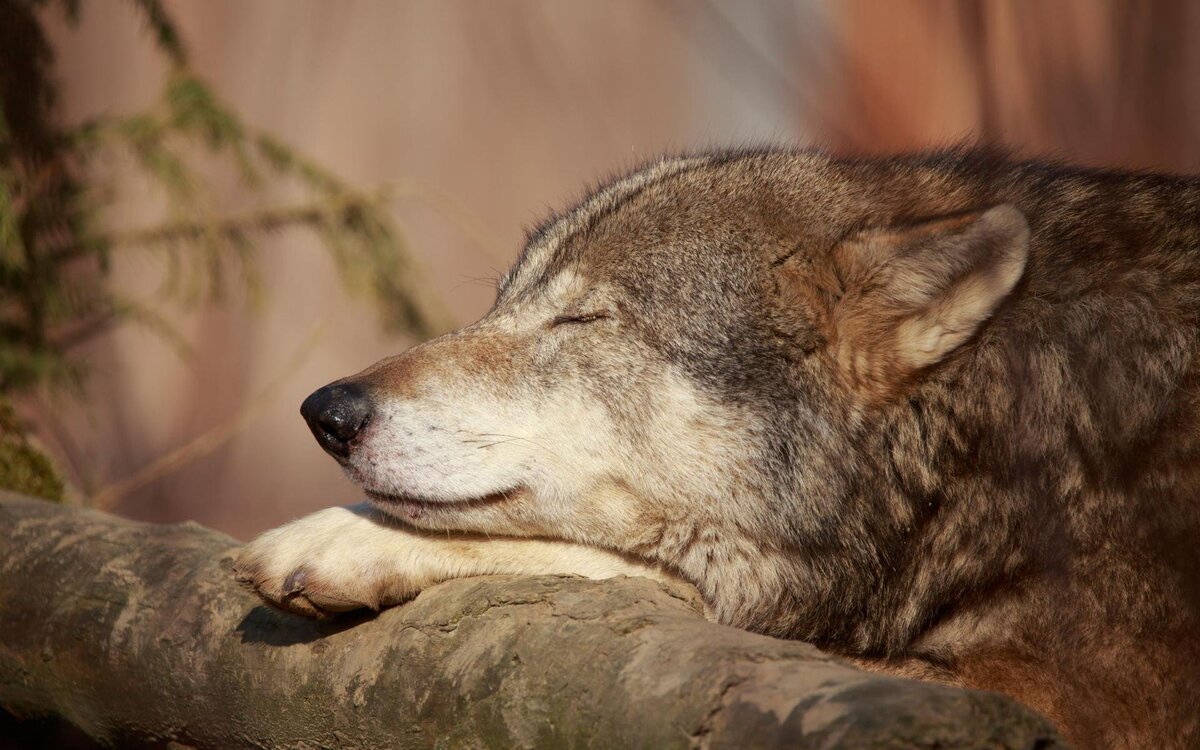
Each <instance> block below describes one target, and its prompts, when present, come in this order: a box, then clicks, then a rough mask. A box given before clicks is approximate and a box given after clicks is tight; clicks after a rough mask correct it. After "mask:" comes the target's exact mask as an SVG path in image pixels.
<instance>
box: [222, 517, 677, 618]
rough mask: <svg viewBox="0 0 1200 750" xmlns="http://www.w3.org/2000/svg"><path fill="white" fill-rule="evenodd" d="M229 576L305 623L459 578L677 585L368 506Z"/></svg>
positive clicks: (271, 548) (600, 554)
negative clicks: (553, 577) (408, 520)
mask: <svg viewBox="0 0 1200 750" xmlns="http://www.w3.org/2000/svg"><path fill="white" fill-rule="evenodd" d="M234 573H235V574H236V576H237V578H238V580H239V581H241V582H242V583H243V584H245V585H246V586H248V587H250V588H251V589H253V590H254V592H255V593H257V594H258V595H259V596H261V597H262V598H263V599H264V600H266V601H267V603H269V604H272V605H274V606H277V607H281V608H283V609H286V610H289V611H291V612H295V613H298V614H302V615H307V616H309V617H327V616H329V615H331V614H333V613H335V612H345V611H348V610H353V609H362V608H370V609H379V608H381V607H386V606H388V605H392V604H399V603H400V602H403V601H406V600H408V599H410V598H412V597H413V596H415V595H416V594H417V593H418V592H420V591H421V590H422V589H424V588H427V587H429V586H432V585H433V584H435V583H439V582H441V581H445V580H448V579H451V578H464V577H467V576H478V575H495V574H516V575H547V574H572V575H579V576H584V577H586V578H612V577H613V576H619V575H630V576H645V577H647V578H653V579H656V580H659V581H663V582H669V583H682V580H681V579H680V578H678V577H677V576H675V575H673V574H671V573H670V572H668V571H665V570H663V569H662V568H659V567H657V566H654V565H651V564H649V563H644V562H641V561H638V560H634V559H631V558H628V557H625V556H622V555H620V554H617V553H614V552H609V551H607V550H602V549H599V548H595V547H587V546H584V545H580V544H573V543H571V542H563V541H552V540H542V539H513V538H501V539H488V538H486V537H481V536H476V535H465V534H454V533H449V534H448V533H438V532H430V531H423V530H419V529H413V528H410V527H406V526H402V525H399V524H397V523H395V522H393V521H390V520H387V519H384V518H381V517H380V516H379V514H378V512H377V511H375V510H373V509H372V508H371V507H370V506H369V505H366V504H363V505H355V506H349V507H343V508H329V509H327V510H323V511H319V512H317V513H313V514H312V515H310V516H305V517H304V518H301V519H299V520H296V521H293V522H291V523H289V524H287V525H285V526H281V527H279V528H277V529H272V530H271V531H268V532H266V533H264V534H263V535H261V536H259V537H258V538H257V539H255V540H254V541H252V542H250V543H249V544H247V545H246V546H245V547H244V548H242V551H241V553H240V554H239V555H238V558H237V560H236V561H235V563H234Z"/></svg>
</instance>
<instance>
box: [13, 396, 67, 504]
mask: <svg viewBox="0 0 1200 750" xmlns="http://www.w3.org/2000/svg"><path fill="white" fill-rule="evenodd" d="M0 489H5V490H12V491H13V492H19V493H21V494H23V495H29V496H31V497H41V498H45V499H46V500H53V501H55V502H62V499H63V489H64V488H63V482H62V479H60V478H59V476H58V472H56V471H55V470H54V465H53V464H52V463H50V459H48V458H46V456H45V455H43V454H42V452H41V451H39V450H38V449H37V448H35V447H34V446H33V445H32V444H30V442H29V440H28V438H26V436H25V431H24V430H23V429H22V428H21V424H20V422H19V421H18V420H17V416H16V414H14V413H13V410H12V407H11V406H9V405H8V404H7V403H6V402H5V401H4V400H3V399H0Z"/></svg>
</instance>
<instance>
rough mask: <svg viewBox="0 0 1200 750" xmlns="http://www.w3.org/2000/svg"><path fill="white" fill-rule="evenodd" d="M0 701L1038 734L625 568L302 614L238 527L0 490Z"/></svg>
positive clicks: (454, 728) (1047, 732) (310, 740)
mask: <svg viewBox="0 0 1200 750" xmlns="http://www.w3.org/2000/svg"><path fill="white" fill-rule="evenodd" d="M0 530H2V531H3V534H2V535H0V708H2V709H3V710H4V711H7V712H8V713H9V714H11V715H12V716H15V717H18V718H19V719H22V720H30V719H41V718H47V717H48V718H54V719H58V720H61V721H64V722H67V723H68V724H70V725H71V726H73V727H74V728H77V729H78V730H79V731H80V732H82V733H83V734H84V735H86V736H88V737H91V738H93V739H95V740H96V741H98V742H100V743H101V744H105V745H113V746H120V747H131V746H134V747H136V746H146V745H149V746H158V747H163V746H170V747H181V746H182V747H197V748H201V747H203V748H237V747H253V748H283V747H288V748H317V747H337V748H367V747H371V748H378V747H394V748H428V747H445V748H459V747H468V748H470V747H495V748H508V747H554V748H561V747H614V748H634V747H646V748H671V747H679V748H686V747H712V748H717V747H737V748H742V747H790V748H842V747H845V748H901V747H903V748H910V747H917V748H939V749H943V750H945V749H948V748H982V747H987V748H1026V749H1032V748H1043V749H1044V748H1050V747H1056V746H1058V743H1060V742H1061V741H1060V740H1058V738H1057V735H1056V734H1055V732H1054V730H1053V729H1052V728H1051V726H1050V725H1049V724H1048V723H1047V722H1046V721H1045V720H1044V719H1042V718H1041V717H1040V716H1039V715H1037V714H1036V713H1034V712H1033V711H1031V710H1029V709H1027V708H1024V707H1022V706H1020V705H1019V704H1017V703H1015V702H1013V701H1011V700H1009V699H1007V698H1004V697H1002V696H999V695H995V694H990V693H981V692H973V691H965V690H958V689H953V688H948V687H943V686H938V685H932V684H925V683H919V682H912V681H908V680H903V679H898V678H891V677H885V676H879V675H874V674H870V673H866V672H863V671H860V670H858V669H855V668H853V667H850V666H847V665H845V664H843V663H841V662H839V661H838V660H836V659H834V658H833V657H831V656H828V655H826V654H824V653H821V652H820V651H817V650H816V649H814V648H813V647H811V646H809V645H806V644H804V643H797V642H788V641H781V640H776V639H772V638H766V637H763V636H758V635H754V634H751V633H747V632H743V631H740V630H736V629H733V628H727V627H722V626H719V625H714V624H711V623H709V622H706V621H705V620H704V619H703V618H702V617H701V616H700V614H699V613H698V611H697V602H696V601H695V599H693V598H690V596H691V594H690V593H689V592H678V591H670V590H667V589H665V588H664V587H662V586H661V585H659V584H657V583H655V582H652V581H649V580H646V579H640V578H627V579H615V580H611V581H603V582H596V581H588V580H583V579H577V578H561V577H542V578H504V577H492V578H474V579H463V580H457V581H451V582H448V583H445V584H442V585H440V586H437V587H435V588H432V589H430V590H428V591H426V592H424V593H422V594H421V595H420V596H418V597H417V598H416V599H415V600H413V601H412V602H410V603H408V604H407V605H405V606H402V607H397V608H394V609H391V610H387V611H384V612H383V613H381V614H379V615H377V616H370V617H368V616H358V617H350V618H347V619H344V620H340V621H336V622H332V623H316V622H310V621H308V620H304V619H301V618H298V617H294V616H291V615H286V614H282V613H277V612H275V611H272V610H269V609H267V608H264V607H263V606H261V605H260V604H259V602H258V601H257V600H256V599H255V598H254V597H253V596H252V595H251V594H249V593H246V592H244V591H243V590H241V589H240V588H239V587H238V586H237V585H236V584H235V583H234V581H233V577H232V575H231V573H230V566H231V561H232V556H233V552H234V551H235V550H236V548H237V546H238V543H237V542H236V541H235V540H233V539H230V538H229V537H226V536H224V535H222V534H218V533H216V532H213V531H210V530H207V529H204V528H202V527H200V526H197V525H195V524H190V523H185V524H180V525H175V526H154V525H146V524H138V523H132V522H129V521H124V520H121V519H118V518H115V517H112V516H108V515H104V514H101V513H96V512H92V511H86V510H80V509H77V508H68V507H63V506H60V505H54V504H50V503H46V502H41V501H35V500H26V499H21V498H17V497H14V496H12V495H7V496H5V495H0Z"/></svg>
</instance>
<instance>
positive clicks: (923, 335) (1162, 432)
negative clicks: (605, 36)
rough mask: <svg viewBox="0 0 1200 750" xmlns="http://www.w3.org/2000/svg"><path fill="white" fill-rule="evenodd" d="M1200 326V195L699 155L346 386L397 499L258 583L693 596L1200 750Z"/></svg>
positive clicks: (846, 651) (534, 246)
mask: <svg viewBox="0 0 1200 750" xmlns="http://www.w3.org/2000/svg"><path fill="white" fill-rule="evenodd" d="M1198 318H1200V181H1196V180H1192V179H1185V178H1178V177H1167V176H1161V175H1153V174H1126V173H1118V172H1106V171H1087V170H1080V169H1073V168H1064V167H1059V166H1051V165H1047V164H1043V163H1013V162H1011V161H1008V160H1006V159H1005V158H1003V157H1001V156H998V155H995V154H990V153H983V152H973V151H956V152H950V153H939V154H933V155H922V156H911V157H900V158H884V159H837V158H831V157H829V156H825V155H822V154H819V153H811V152H795V151H748V152H734V153H716V154H710V155H700V156H694V157H688V158H677V159H667V160H664V161H660V162H658V163H655V164H653V165H652V166H650V167H648V168H645V169H642V170H640V171H637V172H634V173H632V174H630V175H628V176H626V177H624V178H623V179H618V180H616V181H614V182H612V183H610V184H609V185H607V186H606V187H603V188H602V189H600V190H598V191H596V192H595V193H593V194H592V195H590V196H589V197H587V198H586V199H585V200H583V201H582V202H581V203H580V204H579V205H577V206H576V207H574V208H573V209H571V210H570V211H567V212H566V213H564V214H562V215H560V216H555V217H553V218H551V219H550V220H549V221H547V222H546V223H544V224H543V225H542V226H541V227H540V228H538V229H537V230H536V231H535V232H533V233H532V234H531V235H530V237H529V239H528V243H527V244H526V246H525V248H524V250H523V252H522V253H521V256H520V258H519V259H518V261H517V262H516V264H515V266H514V267H513V268H512V270H511V271H509V273H508V275H507V276H505V278H504V279H503V281H502V282H501V284H500V288H499V293H498V296H497V300H496V303H495V306H494V307H493V308H492V310H491V311H490V312H489V313H488V314H487V315H485V316H484V317H483V319H482V320H480V321H479V322H477V323H475V324H473V325H470V326H467V327H466V328H463V329H462V330H459V331H456V332H454V333H451V334H448V335H446V336H443V337H441V338H439V339H436V340H434V341H431V342H429V343H426V344H423V345H421V346H418V347H415V348H413V349H412V350H410V351H408V352H406V353H404V354H402V355H400V356H397V357H392V358H390V359H385V360H383V361H382V362H380V363H378V364H376V365H375V366H373V367H371V368H369V369H367V370H366V371H364V372H362V373H360V374H358V375H354V376H351V377H348V378H346V379H344V380H340V381H338V382H336V383H334V384H332V385H329V386H326V387H324V388H322V389H320V390H318V391H317V392H316V393H314V394H313V395H312V396H310V397H309V398H308V400H307V401H305V403H304V405H303V407H302V409H301V411H302V412H303V414H304V417H305V419H307V420H308V423H309V425H310V426H311V428H312V430H313V433H314V434H315V435H316V437H317V440H318V441H319V442H320V444H321V445H322V447H324V449H325V450H326V451H327V452H329V453H330V454H332V455H333V457H334V458H336V459H337V460H338V462H339V463H341V465H342V466H343V468H344V469H345V471H346V473H347V474H348V475H349V476H350V478H351V479H352V480H353V481H354V482H356V483H357V484H359V485H360V486H361V487H362V488H363V490H365V492H366V495H367V497H368V498H369V503H368V504H367V505H364V506H360V507H355V508H333V509H330V510H326V511H322V512H320V513H316V514H314V515H312V516H309V517H307V518H303V519H301V520H299V521H296V522H294V523H291V524H289V525H287V526H284V527H282V528H280V529H276V530H274V531H271V532H268V533H267V534H264V535H263V536H261V537H259V538H258V539H257V540H255V541H254V542H252V543H251V544H250V545H249V546H247V547H246V548H245V550H244V551H243V552H242V554H241V557H240V559H239V560H238V563H237V568H238V575H239V576H240V577H241V578H242V580H243V581H245V582H247V583H248V584H250V585H251V586H253V587H254V588H255V589H256V590H257V591H258V592H259V593H260V594H261V595H262V596H263V597H264V598H265V599H267V600H268V601H270V602H272V603H274V604H277V605H279V606H282V607H285V608H287V609H290V610H293V611H296V612H300V613H303V614H308V615H317V616H320V615H324V614H327V613H330V612H336V611H340V610H346V609H353V608H357V607H373V608H378V607H381V606H385V605H388V604H393V603H396V602H400V601H403V600H404V599H406V598H408V597H411V596H412V595H413V594H414V593H415V592H417V591H419V590H420V589H422V588H423V587H426V586H429V585H431V584H433V583H436V582H438V581H441V580H444V579H447V578H451V577H458V576H470V575H480V574H488V573H529V574H542V573H575V574H580V575H584V576H592V577H607V576H612V575H619V574H634V575H648V576H653V577H658V578H663V579H665V578H671V577H675V576H679V577H682V578H683V579H686V580H687V581H690V582H691V583H693V584H695V585H696V587H697V588H698V589H699V590H700V592H701V593H702V595H703V596H704V598H705V600H706V602H707V605H708V607H709V609H710V611H711V613H712V616H713V617H715V618H716V619H718V620H720V621H721V622H724V623H728V624H730V625H735V626H738V627H743V628H749V629H751V630H756V631H759V632H762V633H768V634H771V635H775V636H780V637H785V638H800V639H804V640H807V641H811V642H813V643H815V644H817V645H819V646H821V647H822V648H825V649H828V650H830V651H833V652H836V653H839V654H843V655H847V656H850V657H852V658H854V659H855V660H856V661H857V662H858V663H860V664H863V665H865V666H867V667H869V668H875V669H880V670H886V671H891V672H895V673H900V674H905V675H910V676H915V677H920V678H924V679H932V680H940V681H944V682H947V683H952V684H958V685H964V686H969V687H976V688H986V689H992V690H998V691H1002V692H1006V693H1009V694H1011V695H1013V696H1015V697H1016V698H1018V699H1020V700H1023V701H1025V702H1026V703H1028V704H1030V705H1032V706H1033V707H1035V708H1037V709H1039V710H1041V711H1042V712H1043V713H1045V714H1046V715H1048V716H1049V717H1051V718H1052V719H1054V720H1056V721H1057V722H1058V723H1059V724H1060V726H1061V727H1062V728H1063V729H1064V731H1065V732H1066V733H1067V734H1068V736H1069V738H1070V739H1071V740H1073V741H1074V742H1075V743H1076V744H1077V745H1079V746H1084V747H1166V746H1171V747H1197V746H1200V414H1198V413H1197V412H1198V410H1200V364H1198V361H1197V355H1198V354H1200V341H1198V339H1197V331H1198V327H1197V324H1198ZM431 531H432V532H436V533H430V532H431ZM448 531H451V532H457V533H454V534H448V533H447V532H448ZM485 535H486V537H485ZM487 537H492V538H487ZM495 537H500V538H495Z"/></svg>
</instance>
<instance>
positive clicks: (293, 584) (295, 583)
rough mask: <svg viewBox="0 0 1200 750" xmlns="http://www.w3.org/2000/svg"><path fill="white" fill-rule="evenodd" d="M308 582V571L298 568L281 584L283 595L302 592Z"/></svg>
mask: <svg viewBox="0 0 1200 750" xmlns="http://www.w3.org/2000/svg"><path fill="white" fill-rule="evenodd" d="M307 582H308V571H307V570H305V569H304V568H298V569H296V570H293V571H292V572H291V575H289V576H288V577H287V578H286V579H285V580H284V582H283V594H284V596H288V595H290V594H298V593H300V592H301V591H303V590H304V584H305V583H307Z"/></svg>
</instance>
